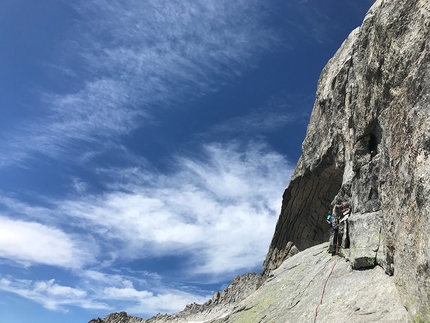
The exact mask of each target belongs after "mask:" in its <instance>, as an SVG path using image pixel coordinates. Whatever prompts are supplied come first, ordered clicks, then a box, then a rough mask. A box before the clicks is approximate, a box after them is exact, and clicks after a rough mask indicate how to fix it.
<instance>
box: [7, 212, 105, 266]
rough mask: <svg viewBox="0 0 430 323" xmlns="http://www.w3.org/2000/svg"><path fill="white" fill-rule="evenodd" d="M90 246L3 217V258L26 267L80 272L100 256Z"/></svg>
mask: <svg viewBox="0 0 430 323" xmlns="http://www.w3.org/2000/svg"><path fill="white" fill-rule="evenodd" d="M89 243H90V241H87V242H86V241H80V240H79V239H77V238H76V237H73V236H71V235H68V234H66V233H64V232H63V231H61V230H59V229H57V228H54V227H49V226H46V225H43V224H40V223H37V222H26V221H20V220H11V219H9V218H6V217H3V216H0V257H1V258H6V259H10V260H13V261H15V262H18V263H21V264H24V265H33V264H45V265H51V266H58V267H64V268H80V267H82V266H84V265H86V264H88V263H91V262H92V261H93V260H94V257H95V256H96V255H97V249H94V248H91V251H90V249H89V248H88V246H87V244H89Z"/></svg>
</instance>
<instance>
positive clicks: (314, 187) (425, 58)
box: [262, 0, 430, 320]
mask: <svg viewBox="0 0 430 323" xmlns="http://www.w3.org/2000/svg"><path fill="white" fill-rule="evenodd" d="M429 40H430V2H429V1H420V0H407V1H381V0H379V1H376V3H375V4H374V5H373V6H372V8H371V9H370V10H369V12H368V13H367V15H366V17H365V19H364V21H363V24H362V26H361V27H360V28H358V29H356V30H354V31H353V32H352V33H351V34H350V36H349V37H348V39H347V40H346V41H345V42H344V43H343V44H342V46H341V48H340V49H339V50H338V52H337V53H336V54H335V56H334V57H333V58H332V59H331V60H330V61H329V62H328V64H327V65H326V67H325V68H324V70H323V71H322V73H321V76H320V79H319V82H318V90H317V97H316V101H315V105H314V109H313V112H312V115H311V119H310V123H309V126H308V130H307V134H306V139H305V140H304V142H303V146H302V156H301V157H300V159H299V162H298V164H297V168H296V170H295V172H294V174H293V176H292V179H291V182H290V184H289V186H288V187H287V189H286V190H285V193H284V199H283V204H282V211H281V214H280V216H279V219H278V223H277V225H276V229H275V235H274V237H273V240H272V242H271V245H270V248H269V252H268V254H267V257H266V260H265V262H264V265H263V269H262V274H263V275H269V274H270V273H271V271H273V270H274V269H276V268H278V267H279V266H280V265H281V264H282V262H283V261H284V260H285V259H286V258H287V257H288V256H289V255H290V254H292V251H294V252H297V250H300V251H301V250H304V249H305V248H307V247H309V246H311V245H315V244H319V243H321V242H322V241H325V240H326V239H327V236H326V233H325V232H324V229H326V225H325V223H324V221H325V219H324V218H325V215H326V214H327V213H326V212H327V211H328V210H329V209H330V204H333V203H337V202H340V201H341V200H348V201H350V202H351V204H352V215H351V217H350V219H349V221H348V222H349V223H348V238H349V248H348V249H346V250H344V251H343V253H344V255H345V256H346V257H347V259H349V260H350V261H351V264H352V266H353V267H354V268H356V269H358V268H368V267H373V266H375V265H376V264H378V265H380V266H382V267H383V268H384V269H385V271H386V273H388V274H390V275H393V274H394V277H395V279H396V280H397V281H398V282H399V284H398V287H399V290H400V293H401V296H402V299H403V302H404V304H405V306H406V307H407V308H408V310H409V311H410V312H411V314H413V315H415V316H417V317H418V318H423V320H426V319H427V320H430V316H429V315H430V307H429V305H430V239H429V237H430V218H429V216H430V158H429V152H430V148H429V147H430V145H429V143H430V88H429V87H430V47H429V46H430V45H429ZM425 317H426V318H425Z"/></svg>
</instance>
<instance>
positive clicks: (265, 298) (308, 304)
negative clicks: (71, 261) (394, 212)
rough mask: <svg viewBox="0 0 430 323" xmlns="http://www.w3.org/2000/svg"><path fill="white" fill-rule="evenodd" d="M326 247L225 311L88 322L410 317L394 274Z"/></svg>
mask: <svg viewBox="0 0 430 323" xmlns="http://www.w3.org/2000/svg"><path fill="white" fill-rule="evenodd" d="M327 248H328V244H327V243H324V244H321V245H317V246H314V247H311V248H308V249H307V250H305V251H302V252H300V253H298V254H296V255H294V256H292V257H290V258H289V259H287V260H286V261H284V263H283V264H282V265H281V266H280V267H279V268H278V269H276V270H274V271H273V272H272V273H271V275H270V276H269V277H268V279H266V280H265V281H264V283H263V284H262V285H261V286H260V287H259V288H258V289H257V290H256V291H254V292H253V293H251V294H250V295H249V296H248V297H246V298H244V299H242V300H236V301H234V300H230V301H229V302H228V304H229V305H230V307H227V306H226V307H224V311H213V310H211V309H210V308H209V307H206V308H203V307H200V308H199V311H200V312H195V313H194V314H191V313H190V312H188V313H185V312H181V313H182V314H181V315H180V313H178V314H175V315H160V314H159V315H156V316H154V317H152V318H150V319H147V320H144V319H137V318H135V317H132V316H127V315H126V313H124V312H122V313H114V314H111V315H109V316H108V317H107V318H106V319H97V320H92V321H90V323H185V322H188V323H203V322H204V323H285V322H315V321H316V322H319V323H324V322H330V323H331V322H354V323H367V322H386V323H405V322H412V318H411V317H410V315H409V313H408V312H407V311H406V309H405V307H404V306H403V305H402V302H401V299H400V296H399V292H398V291H397V289H396V282H395V280H394V277H390V276H388V275H386V274H385V272H384V270H383V269H382V268H381V267H378V266H377V267H374V268H372V269H369V270H362V271H359V270H352V268H351V265H350V263H349V262H347V261H346V260H345V259H344V258H341V257H331V255H330V254H328V253H327ZM324 285H325V288H324ZM320 302H321V304H320ZM200 306H201V305H200ZM191 307H195V306H193V305H190V306H187V308H188V309H190V308H191ZM226 309H227V310H226ZM186 310H187V309H186ZM186 310H185V311H186ZM315 318H317V320H315Z"/></svg>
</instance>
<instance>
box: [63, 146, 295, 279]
mask: <svg viewBox="0 0 430 323" xmlns="http://www.w3.org/2000/svg"><path fill="white" fill-rule="evenodd" d="M177 165H178V168H177V169H176V171H175V173H173V174H169V175H162V174H157V175H154V174H148V173H146V172H145V171H144V170H140V169H137V168H135V169H124V170H123V169H120V170H117V171H116V172H114V173H112V170H106V172H109V173H110V176H113V179H114V181H113V182H112V184H111V190H112V192H111V193H108V194H104V195H103V196H99V197H85V198H83V199H75V200H68V201H60V202H59V203H58V206H57V207H58V211H59V213H61V214H67V216H68V218H69V219H71V221H73V222H77V223H84V224H85V226H86V229H87V230H91V232H95V233H96V234H98V235H100V237H101V238H102V239H106V238H107V239H114V240H115V241H118V243H117V244H116V246H118V245H121V247H120V248H121V250H122V251H121V257H125V258H129V259H132V258H134V257H135V256H136V254H137V253H136V251H137V250H139V253H138V254H139V256H141V257H149V256H163V255H164V256H165V255H170V254H177V253H178V252H179V253H181V252H182V253H191V254H193V255H199V256H198V257H197V256H196V257H192V258H193V259H194V260H193V261H196V260H197V259H198V261H197V263H193V266H192V267H193V268H194V269H190V270H191V271H192V272H194V273H205V274H212V275H214V274H220V273H223V272H229V271H236V270H239V269H245V268H247V269H249V268H255V266H256V265H260V262H261V259H263V257H264V254H265V253H266V252H267V244H266V243H268V241H269V240H270V237H271V235H272V233H273V227H274V223H275V221H276V218H277V216H278V212H279V207H280V204H281V201H280V199H281V197H280V195H279V191H282V190H283V189H284V187H285V186H286V183H287V182H288V179H289V177H290V175H291V173H292V166H290V165H289V164H288V162H287V161H286V160H285V159H284V157H282V156H281V155H279V154H276V153H274V152H271V151H269V150H268V149H267V147H265V146H263V145H261V144H258V143H251V144H249V145H248V146H247V147H246V148H244V147H240V146H239V145H236V144H229V145H219V144H212V145H208V146H206V147H205V148H204V150H203V152H202V154H201V159H191V158H184V157H181V158H178V159H177ZM263 241H264V243H263ZM112 251H114V250H112ZM116 252H118V251H116Z"/></svg>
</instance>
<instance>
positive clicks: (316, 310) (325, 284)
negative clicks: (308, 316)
mask: <svg viewBox="0 0 430 323" xmlns="http://www.w3.org/2000/svg"><path fill="white" fill-rule="evenodd" d="M338 244H339V236H337V239H336V253H335V254H334V262H333V266H332V267H331V270H330V274H329V275H328V277H327V279H326V280H325V283H324V287H323V290H322V293H321V299H320V302H319V303H318V305H317V308H316V309H315V319H314V323H315V322H316V321H317V316H318V309H319V307H320V305H321V304H322V301H323V297H324V292H325V287H326V286H327V282H328V279H329V278H330V276H331V274H332V273H333V269H334V266H336V259H337V251H338Z"/></svg>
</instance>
